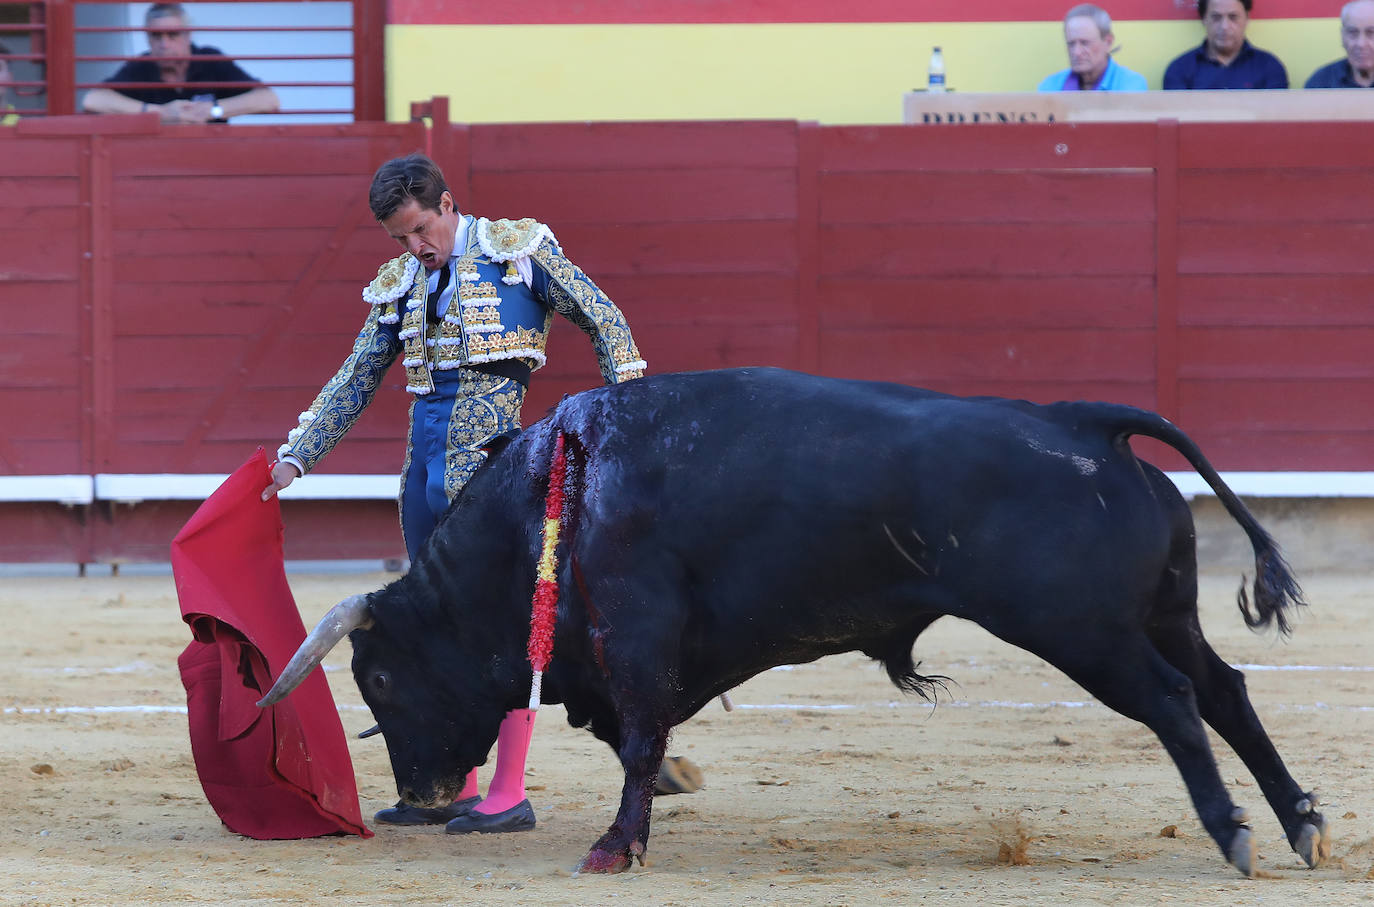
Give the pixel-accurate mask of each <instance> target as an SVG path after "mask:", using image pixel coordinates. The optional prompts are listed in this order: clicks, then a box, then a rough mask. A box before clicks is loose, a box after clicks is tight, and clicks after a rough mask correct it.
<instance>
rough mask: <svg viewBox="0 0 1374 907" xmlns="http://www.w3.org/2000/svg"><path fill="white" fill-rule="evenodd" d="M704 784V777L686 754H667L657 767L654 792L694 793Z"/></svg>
mask: <svg viewBox="0 0 1374 907" xmlns="http://www.w3.org/2000/svg"><path fill="white" fill-rule="evenodd" d="M705 786H706V777H705V776H704V775H702V773H701V769H699V768H697V766H696V763H694V762H692V761H691V760H690V759H688V758H687V757H686V756H669V757H668V758H667V759H664V760H663V764H662V765H660V766H659V767H658V780H657V781H655V782H654V793H655V794H694V793H696V792H697V791H699V790H701V789H702V788H703V787H705Z"/></svg>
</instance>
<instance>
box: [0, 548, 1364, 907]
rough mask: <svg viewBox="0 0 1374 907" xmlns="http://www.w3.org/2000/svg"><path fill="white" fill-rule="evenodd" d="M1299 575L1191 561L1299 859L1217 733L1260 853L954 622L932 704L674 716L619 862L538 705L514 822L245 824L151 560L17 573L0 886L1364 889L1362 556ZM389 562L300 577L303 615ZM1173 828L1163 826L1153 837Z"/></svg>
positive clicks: (1159, 900)
mask: <svg viewBox="0 0 1374 907" xmlns="http://www.w3.org/2000/svg"><path fill="white" fill-rule="evenodd" d="M1237 572H1239V571H1238V570H1237ZM1301 578H1302V579H1303V581H1304V584H1305V587H1306V590H1307V593H1308V598H1309V599H1310V601H1311V602H1312V605H1313V607H1312V609H1311V610H1310V611H1309V612H1308V613H1307V614H1306V616H1305V617H1303V618H1302V619H1301V620H1300V622H1299V624H1298V627H1297V632H1296V634H1295V636H1294V638H1293V639H1292V640H1291V641H1290V642H1288V643H1281V642H1278V641H1276V640H1275V639H1274V638H1273V637H1272V636H1267V635H1266V636H1258V635H1255V634H1252V633H1251V632H1249V631H1248V630H1246V629H1245V627H1244V625H1243V624H1242V622H1241V620H1240V618H1239V616H1238V615H1237V614H1236V613H1235V611H1234V605H1233V604H1232V602H1233V600H1234V594H1235V586H1236V577H1235V576H1234V575H1227V576H1225V577H1220V576H1209V577H1205V578H1204V584H1203V619H1204V625H1205V627H1206V629H1207V632H1208V636H1209V638H1210V640H1211V642H1212V644H1213V646H1214V647H1215V648H1216V649H1217V650H1218V651H1219V652H1220V653H1221V654H1222V655H1223V657H1225V658H1227V659H1228V660H1230V661H1231V662H1232V663H1234V664H1242V665H1248V667H1246V668H1245V670H1246V673H1247V678H1248V683H1249V689H1250V692H1251V695H1252V697H1253V699H1254V701H1255V704H1256V708H1257V710H1258V711H1259V713H1260V715H1261V717H1262V719H1263V720H1264V721H1265V724H1266V726H1267V727H1268V729H1269V731H1270V734H1271V736H1272V737H1273V739H1274V741H1275V743H1276V744H1277V746H1278V748H1279V751H1280V752H1281V753H1282V754H1283V756H1284V758H1285V759H1286V760H1287V762H1288V765H1289V767H1290V769H1291V770H1292V771H1293V773H1294V775H1295V776H1296V777H1297V778H1298V779H1299V781H1300V782H1301V783H1303V784H1305V785H1309V786H1311V785H1315V786H1316V787H1317V788H1319V790H1320V793H1321V796H1322V799H1323V808H1324V811H1325V813H1326V815H1327V817H1328V818H1329V819H1330V822H1331V828H1332V832H1333V836H1334V841H1333V854H1334V858H1333V860H1332V861H1331V863H1330V864H1329V865H1328V866H1326V867H1324V868H1322V869H1319V870H1317V871H1315V872H1309V871H1307V870H1305V869H1303V868H1301V864H1300V862H1299V861H1298V859H1297V858H1296V857H1295V856H1294V854H1293V853H1292V852H1291V851H1290V850H1289V848H1288V846H1287V842H1286V841H1285V840H1283V837H1282V833H1281V831H1280V828H1279V825H1278V823H1277V821H1276V820H1275V819H1274V817H1273V815H1272V814H1271V813H1270V812H1269V811H1268V808H1267V807H1266V805H1265V804H1264V802H1263V800H1262V798H1261V796H1260V794H1259V792H1258V790H1257V789H1256V786H1255V784H1254V782H1253V779H1251V777H1250V776H1249V775H1248V774H1247V773H1246V771H1245V769H1244V768H1243V766H1241V764H1240V762H1239V760H1238V759H1237V758H1236V757H1235V756H1234V754H1232V753H1231V751H1230V750H1229V749H1226V748H1225V746H1224V744H1220V742H1219V741H1217V740H1216V739H1215V738H1214V746H1216V747H1217V750H1218V754H1219V759H1220V761H1221V766H1222V773H1223V777H1225V778H1226V779H1227V780H1228V782H1233V784H1232V787H1233V792H1234V796H1235V797H1236V799H1237V801H1238V802H1239V803H1240V804H1242V805H1244V806H1247V807H1248V808H1249V809H1250V813H1251V817H1252V821H1253V825H1254V827H1255V833H1256V838H1257V840H1258V842H1259V853H1260V856H1259V861H1258V865H1259V867H1260V869H1261V878H1258V879H1254V880H1246V879H1242V878H1240V877H1239V876H1238V875H1237V874H1235V873H1234V871H1233V870H1232V869H1231V868H1230V867H1228V866H1227V865H1226V864H1225V862H1224V861H1223V859H1222V857H1221V855H1220V854H1219V853H1218V852H1217V850H1216V848H1215V847H1214V846H1213V844H1212V842H1211V840H1210V839H1208V838H1207V837H1206V835H1205V834H1204V833H1203V831H1202V828H1201V826H1200V825H1199V823H1198V822H1197V820H1196V818H1195V817H1194V814H1193V809H1192V806H1191V804H1190V803H1189V802H1188V799H1187V795H1186V792H1185V790H1184V787H1183V784H1182V781H1181V780H1180V778H1179V776H1178V774H1177V772H1176V771H1175V769H1174V767H1173V764H1172V763H1171V762H1170V761H1169V760H1168V758H1167V757H1166V756H1165V754H1164V751H1163V749H1162V747H1161V746H1160V745H1159V743H1158V742H1157V740H1156V739H1155V738H1154V736H1153V735H1152V734H1150V733H1149V732H1148V731H1146V730H1144V729H1143V728H1142V727H1140V726H1139V725H1136V724H1134V723H1132V722H1130V721H1128V720H1126V719H1124V718H1121V717H1120V716H1118V715H1116V714H1114V713H1112V712H1109V711H1108V710H1107V709H1105V708H1103V707H1102V706H1100V705H1098V704H1096V703H1095V702H1093V701H1091V700H1089V699H1088V697H1087V696H1086V695H1085V694H1084V693H1083V692H1082V691H1081V690H1080V689H1079V688H1078V687H1076V686H1074V685H1073V684H1072V683H1070V682H1069V681H1068V680H1067V679H1066V678H1064V677H1063V675H1061V674H1060V673H1058V671H1056V670H1054V669H1052V668H1050V667H1049V666H1047V665H1046V664H1044V663H1043V662H1040V661H1039V660H1037V659H1035V658H1033V657H1031V656H1029V655H1027V654H1025V653H1023V652H1020V651H1018V650H1015V649H1011V648H1009V647H1007V646H1005V645H1004V644H1002V643H1000V642H998V641H997V640H995V639H993V638H992V637H991V636H989V635H988V634H986V633H985V632H983V631H982V630H980V629H979V628H977V627H975V626H972V625H967V624H959V623H956V622H953V621H950V620H947V621H946V622H944V623H941V624H937V625H936V626H935V627H934V628H933V629H932V630H930V631H929V632H928V633H927V634H926V635H925V636H924V637H922V639H921V640H920V642H919V643H918V646H917V655H918V657H920V658H921V659H923V662H924V665H923V667H924V670H926V671H927V672H929V673H938V674H947V675H949V676H950V677H952V678H953V679H954V680H955V681H957V686H955V687H953V688H952V701H946V702H943V703H942V704H941V705H940V706H939V707H938V708H936V709H934V710H933V711H932V709H931V708H930V707H929V706H927V705H925V704H923V703H922V702H920V701H919V700H914V699H908V698H904V697H903V696H902V695H901V694H899V693H898V692H897V691H896V690H895V689H894V688H892V687H891V686H890V685H889V684H888V683H887V681H886V678H885V676H884V675H883V673H882V671H881V669H879V668H878V667H877V666H876V665H874V664H872V663H870V662H868V661H867V660H866V659H864V658H862V657H860V656H855V655H848V656H840V657H835V658H831V659H826V660H823V661H821V662H817V663H815V664H810V665H804V666H798V667H796V668H793V669H791V670H777V671H770V672H768V673H766V674H764V675H762V676H761V677H758V678H755V679H754V680H752V681H750V682H749V683H747V684H746V685H744V686H742V687H740V688H739V689H737V690H736V691H735V692H734V694H733V698H734V701H735V703H736V704H737V706H738V708H737V710H736V711H734V712H732V713H726V712H724V711H722V710H721V709H720V707H719V706H718V705H713V706H712V707H710V708H708V709H706V710H705V711H704V712H703V713H702V714H700V715H699V716H697V717H696V718H695V719H693V720H692V721H690V722H689V723H687V724H686V725H684V726H683V727H681V728H679V729H678V732H677V734H676V736H675V738H674V741H673V744H672V747H671V752H673V753H678V754H682V755H686V756H689V757H690V758H691V759H692V760H694V761H695V762H697V763H698V764H699V765H700V766H701V767H702V768H703V770H704V771H705V773H706V779H707V788H706V789H705V790H704V791H702V792H700V793H697V794H694V795H688V796H676V797H666V798H664V797H661V798H659V799H658V800H657V802H656V809H655V814H654V819H655V821H654V830H653V835H652V837H651V838H650V840H649V860H648V865H647V866H645V867H642V868H636V869H634V870H632V871H630V872H628V873H625V874H623V875H619V876H612V877H597V876H582V875H575V874H574V872H573V868H574V867H575V866H576V864H577V862H578V860H579V859H580V858H581V857H582V855H583V854H584V853H585V852H586V849H587V848H588V847H589V846H590V845H591V844H592V842H593V841H594V840H595V839H596V838H597V837H598V836H599V835H600V833H601V832H602V831H603V830H604V829H605V827H606V826H607V825H608V824H609V823H610V821H611V819H612V817H613V815H614V812H615V808H616V802H617V799H618V796H619V788H620V770H619V766H618V764H617V763H616V761H615V759H614V757H613V755H612V753H611V752H610V750H609V749H608V748H606V747H605V746H604V745H602V744H601V743H599V742H598V741H596V740H595V739H593V738H592V737H591V735H590V734H587V733H586V732H584V731H575V730H573V729H571V728H569V727H568V726H567V724H566V722H565V720H564V716H563V712H562V710H561V709H559V708H557V707H548V708H546V709H545V710H543V711H542V712H541V714H540V718H539V724H538V726H537V728H536V732H535V738H534V741H535V742H534V747H533V751H532V753H531V758H530V771H529V784H530V789H531V797H532V799H533V801H534V803H535V807H536V810H537V813H538V817H539V827H538V828H537V829H536V830H535V831H533V832H531V833H528V834H523V835H515V836H490V837H484V836H467V837H462V838H459V837H453V836H447V835H445V834H443V831H442V829H439V828H434V829H421V830H415V829H404V830H398V829H392V828H379V829H377V835H376V837H374V838H372V839H370V840H361V839H358V838H356V837H353V838H322V839H315V840H307V841H294V842H258V841H252V840H248V839H245V838H241V837H238V836H236V835H234V834H231V833H229V832H228V831H227V830H226V829H225V828H224V827H223V826H222V825H221V824H220V822H219V820H218V819H217V818H216V817H215V815H214V813H213V812H212V811H211V810H210V808H209V805H208V804H207V803H206V801H205V799H204V796H203V794H202V793H201V789H200V786H199V783H198V782H197V780H196V774H195V768H194V765H193V763H192V760H191V753H190V746H189V742H188V738H187V732H186V718H185V715H184V713H183V712H182V711H180V710H181V709H184V706H185V698H184V693H183V690H182V687H181V683H180V680H179V677H178V675H177V671H176V657H177V655H178V654H179V653H180V652H181V650H182V648H184V646H185V644H186V642H187V640H188V638H189V634H188V631H187V630H186V627H185V626H184V625H183V624H182V622H181V620H180V614H179V611H178V608H177V603H176V599H175V592H174V589H173V586H172V582H171V578H170V577H162V576H153V577H150V576H126V577H117V578H116V577H104V578H87V579H52V578H17V579H16V578H9V579H6V580H4V581H3V583H0V585H3V590H0V613H3V614H4V616H5V627H6V630H5V632H4V633H3V635H2V636H0V661H2V662H3V664H4V665H5V666H6V670H5V674H6V677H7V679H8V683H7V689H6V690H5V694H4V702H3V705H4V707H5V708H4V711H3V713H0V734H2V735H3V737H2V738H0V739H3V741H4V743H3V746H0V831H3V837H0V903H3V904H31V903H32V904H128V903H140V904H164V903H207V904H209V903H216V904H217V903H230V902H235V903H238V902H247V901H252V902H258V903H319V904H349V905H352V904H356V903H359V902H361V903H377V904H390V903H407V904H425V903H457V902H464V903H487V904H540V905H555V904H605V903H616V902H618V903H636V904H641V903H642V904H706V905H739V904H747V903H759V904H826V905H839V904H873V903H889V904H907V903H917V902H922V903H924V902H927V901H930V902H945V903H954V904H980V905H1000V904H1007V905H1026V904H1043V905H1051V904H1053V905H1062V904H1150V905H1154V904H1169V903H1172V904H1189V905H1222V904H1225V905H1228V907H1230V905H1236V904H1254V903H1260V902H1265V903H1268V904H1296V903H1316V904H1357V903H1365V902H1368V901H1370V900H1371V899H1374V881H1371V867H1374V792H1372V791H1371V784H1370V772H1369V765H1370V761H1371V759H1374V756H1371V742H1374V704H1371V702H1370V697H1369V695H1368V691H1369V689H1370V687H1371V680H1372V679H1374V677H1372V675H1371V672H1374V667H1371V665H1374V655H1371V654H1370V652H1371V646H1370V642H1371V640H1374V629H1371V628H1370V621H1369V616H1370V611H1369V598H1368V592H1369V587H1370V577H1369V576H1368V575H1367V574H1360V575H1355V574H1348V575H1340V574H1334V573H1327V574H1319V575H1307V576H1303V577H1301ZM387 580H388V577H387V576H384V575H381V574H376V575H356V574H355V575H342V576H320V575H295V576H293V577H292V579H291V582H292V588H293V590H294V591H295V594H296V598H297V601H298V602H299V604H300V607H301V610H302V613H303V617H304V619H305V621H306V623H307V624H308V625H313V623H314V622H315V620H316V619H318V617H319V616H320V615H322V614H323V613H324V612H325V610H327V609H328V607H329V606H330V605H332V604H333V603H334V602H335V601H337V600H339V599H340V598H342V597H344V596H345V595H347V594H351V593H353V592H357V591H366V590H368V589H372V588H376V587H378V586H380V585H382V584H383V583H385V582H386V581H387ZM348 657H349V653H348V651H347V646H343V647H341V649H340V650H338V651H336V652H334V653H333V654H332V655H331V656H330V658H329V660H328V661H327V662H326V667H327V669H329V670H330V671H331V673H330V675H329V677H330V681H331V684H332V686H333V690H334V694H335V697H336V698H337V700H338V702H339V704H340V707H341V709H342V710H343V711H342V715H343V722H344V727H345V729H346V730H347V731H349V732H350V733H354V732H357V731H359V730H362V729H364V728H366V727H368V726H370V725H371V723H372V722H371V720H370V717H369V715H368V714H367V712H366V711H365V710H364V709H363V708H362V706H361V699H360V697H359V695H358V692H357V689H356V688H355V687H354V685H353V680H352V677H351V675H350V674H349V671H348ZM102 707H114V708H113V709H111V710H106V711H98V710H100V709H102ZM351 746H352V753H353V761H354V766H355V769H356V771H357V774H358V782H359V792H360V794H361V797H362V806H363V811H364V814H365V815H366V816H368V817H369V819H370V817H371V814H372V812H374V811H375V810H377V809H379V808H381V807H382V806H386V805H389V804H390V803H391V802H392V801H393V800H394V799H395V787H394V785H393V782H392V778H391V772H390V768H389V766H388V764H387V759H386V753H385V750H384V747H383V745H382V743H381V738H374V739H372V740H361V741H360V740H354V741H353V742H352V744H351ZM483 780H484V781H485V776H484V777H483ZM1170 827H1172V828H1173V829H1176V835H1175V836H1173V837H1169V836H1162V835H1161V831H1162V830H1164V829H1166V828H1170Z"/></svg>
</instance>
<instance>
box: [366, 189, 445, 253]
mask: <svg viewBox="0 0 1374 907" xmlns="http://www.w3.org/2000/svg"><path fill="white" fill-rule="evenodd" d="M459 217H460V215H459V214H458V210H457V209H456V208H455V207H454V206H453V196H452V195H450V194H449V193H447V192H445V193H444V194H443V195H441V196H439V207H438V209H437V210H436V209H434V208H421V207H420V203H419V202H417V201H416V200H415V199H413V198H411V199H407V200H406V203H405V204H404V205H402V206H401V207H399V208H397V209H396V211H395V213H393V214H392V215H391V216H390V217H388V218H386V219H385V220H383V221H382V227H383V229H385V230H386V232H387V235H389V236H390V237H391V238H392V239H394V240H396V242H398V243H400V245H401V248H402V249H405V250H406V251H407V252H409V253H410V254H411V255H414V256H415V257H416V258H418V259H419V260H420V264H422V265H424V267H425V270H426V271H437V270H439V268H441V267H443V266H444V263H445V262H446V261H448V259H449V256H450V255H452V254H453V243H454V240H455V234H456V233H457V232H458V218H459Z"/></svg>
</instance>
